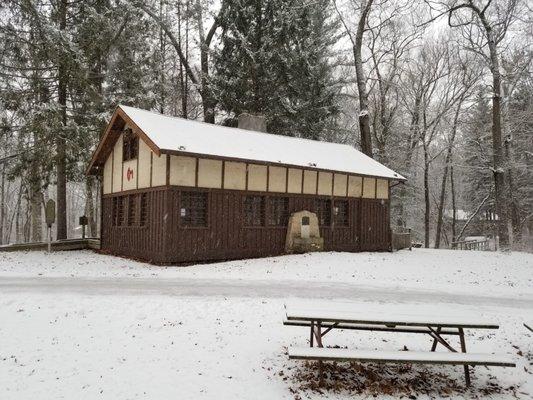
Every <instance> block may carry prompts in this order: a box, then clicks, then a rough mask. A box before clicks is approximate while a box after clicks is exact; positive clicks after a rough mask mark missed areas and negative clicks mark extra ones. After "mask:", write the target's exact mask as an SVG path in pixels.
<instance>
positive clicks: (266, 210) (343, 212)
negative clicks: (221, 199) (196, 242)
mask: <svg viewBox="0 0 533 400" xmlns="http://www.w3.org/2000/svg"><path fill="white" fill-rule="evenodd" d="M180 197H181V205H180V215H179V217H180V225H181V226H190V227H206V226H207V225H208V210H209V207H208V195H207V193H205V192H187V191H182V192H181V194H180ZM331 204H332V201H331V200H330V199H315V211H316V214H317V217H318V223H319V225H320V226H330V225H331V220H332V217H333V220H334V223H335V225H336V226H349V221H350V219H349V215H348V201H347V200H335V201H334V204H333V209H332V207H331ZM243 208H244V210H243V211H244V225H245V226H287V224H288V220H289V198H288V197H265V196H254V195H250V196H246V197H245V198H244V204H243Z"/></svg>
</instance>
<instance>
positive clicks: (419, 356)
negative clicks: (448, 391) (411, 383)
mask: <svg viewBox="0 0 533 400" xmlns="http://www.w3.org/2000/svg"><path fill="white" fill-rule="evenodd" d="M285 311H286V319H285V321H284V325H291V326H306V327H309V328H310V337H309V343H310V347H311V348H313V347H314V344H315V341H316V345H317V347H318V348H323V347H324V346H323V340H322V339H323V337H324V336H325V335H326V334H327V333H329V332H330V331H332V330H333V329H349V330H366V331H379V332H401V333H422V334H427V335H429V336H431V337H432V338H433V344H432V346H431V353H428V352H425V353H424V352H401V353H404V354H398V353H400V352H380V353H379V354H378V352H376V351H364V350H357V351H353V350H348V349H324V350H327V351H321V350H319V349H316V350H312V349H308V350H305V349H298V350H294V349H293V350H292V352H291V351H289V357H291V354H292V357H291V358H295V359H315V360H318V361H319V371H320V376H321V377H322V365H321V361H322V360H336V361H348V360H352V361H374V362H407V361H409V362H411V363H422V362H424V363H430V364H431V363H438V364H456V365H459V364H460V365H463V366H464V373H465V380H466V383H467V385H470V372H469V369H468V366H469V365H494V366H514V365H515V364H514V361H512V360H510V359H509V358H508V357H505V356H494V355H491V354H486V355H484V354H472V353H468V354H467V350H466V339H465V334H464V330H465V329H498V328H499V326H498V323H496V322H494V321H491V320H488V319H485V318H480V317H479V316H466V315H458V316H444V315H439V314H436V313H435V314H431V315H424V314H398V313H375V312H363V311H351V310H348V309H346V308H344V309H342V308H335V305H334V304H332V305H330V306H329V307H322V308H321V307H292V306H287V305H286V306H285ZM449 335H455V336H459V342H460V350H457V349H455V348H454V347H453V346H452V345H451V344H450V343H449V340H447V339H446V338H445V336H449ZM438 344H441V345H442V346H444V347H445V348H446V349H447V350H449V351H450V352H451V353H456V354H455V355H453V356H452V355H446V354H449V353H434V352H435V350H436V348H437V345H438ZM330 350H332V351H330ZM432 353H433V355H432ZM461 353H463V355H462V356H461V355H460V354H461ZM320 354H321V355H320ZM321 379H322V378H321Z"/></svg>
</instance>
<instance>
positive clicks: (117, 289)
mask: <svg viewBox="0 0 533 400" xmlns="http://www.w3.org/2000/svg"><path fill="white" fill-rule="evenodd" d="M452 290H453V289H451V291H450V292H446V291H438V290H413V289H405V288H401V287H389V288H384V287H382V286H375V287H374V286H370V285H354V284H345V283H339V282H331V281H330V282H316V281H298V280H242V279H200V278H194V279H191V278H131V277H125V278H81V277H75V278H68V277H0V291H1V292H2V293H8V292H12V293H21V292H26V293H34V294H61V293H76V294H84V295H139V296H144V295H165V296H178V297H191V296H201V297H206V296H224V297H253V298H258V297H264V298H288V297H299V298H320V299H329V298H336V299H345V300H362V301H378V302H391V301H392V302H402V303H408V302H410V303H412V302H424V303H426V302H429V303H435V302H437V303H453V304H462V305H472V306H473V305H485V306H499V307H512V308H530V309H532V308H533V294H532V295H530V296H526V295H521V296H520V298H516V297H515V296H513V297H506V296H502V295H493V296H489V295H477V294H476V295H468V294H458V293H454V292H453V291H452Z"/></svg>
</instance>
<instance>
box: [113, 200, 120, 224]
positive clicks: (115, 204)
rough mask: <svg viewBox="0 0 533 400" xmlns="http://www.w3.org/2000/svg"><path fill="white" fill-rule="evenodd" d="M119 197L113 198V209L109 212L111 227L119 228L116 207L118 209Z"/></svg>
mask: <svg viewBox="0 0 533 400" xmlns="http://www.w3.org/2000/svg"><path fill="white" fill-rule="evenodd" d="M119 200H120V198H119V197H113V209H112V210H111V221H112V223H113V226H119V225H120V223H119V219H118V207H119V205H118V204H119Z"/></svg>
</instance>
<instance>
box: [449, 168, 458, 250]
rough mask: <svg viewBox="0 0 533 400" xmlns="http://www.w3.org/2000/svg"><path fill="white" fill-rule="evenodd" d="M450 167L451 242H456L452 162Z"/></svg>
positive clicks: (455, 207)
mask: <svg viewBox="0 0 533 400" xmlns="http://www.w3.org/2000/svg"><path fill="white" fill-rule="evenodd" d="M451 164H452V165H451V166H450V190H451V192H452V242H455V241H456V240H457V203H456V198H455V177H454V175H453V162H452V163H451Z"/></svg>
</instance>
